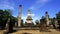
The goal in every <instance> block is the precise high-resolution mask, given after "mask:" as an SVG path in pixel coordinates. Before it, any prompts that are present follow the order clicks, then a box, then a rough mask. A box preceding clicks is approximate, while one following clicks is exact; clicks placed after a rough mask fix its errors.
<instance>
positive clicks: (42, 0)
mask: <svg viewBox="0 0 60 34" xmlns="http://www.w3.org/2000/svg"><path fill="white" fill-rule="evenodd" d="M50 1H51V0H36V2H35V3H34V4H33V5H32V6H30V9H31V10H37V9H39V8H40V7H42V6H44V5H45V4H46V3H48V2H50Z"/></svg>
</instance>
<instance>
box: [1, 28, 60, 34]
mask: <svg viewBox="0 0 60 34" xmlns="http://www.w3.org/2000/svg"><path fill="white" fill-rule="evenodd" d="M50 30H51V32H40V31H39V30H17V31H16V32H14V33H11V34H24V33H25V34H26V33H28V34H60V31H57V30H55V29H50ZM4 31H6V30H0V34H3V32H4Z"/></svg>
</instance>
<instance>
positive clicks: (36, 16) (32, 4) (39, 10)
mask: <svg viewBox="0 0 60 34" xmlns="http://www.w3.org/2000/svg"><path fill="white" fill-rule="evenodd" d="M19 5H22V19H24V21H25V20H26V17H27V12H28V9H30V10H31V16H32V19H33V21H35V20H40V19H41V17H42V16H45V12H46V11H47V12H48V14H49V17H50V18H53V17H56V13H58V12H59V11H60V0H0V9H3V10H5V9H10V10H12V15H13V16H15V17H17V16H18V10H19V9H18V8H19Z"/></svg>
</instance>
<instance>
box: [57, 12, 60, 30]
mask: <svg viewBox="0 0 60 34" xmlns="http://www.w3.org/2000/svg"><path fill="white" fill-rule="evenodd" d="M56 18H57V20H58V25H59V29H60V12H58V13H57V14H56Z"/></svg>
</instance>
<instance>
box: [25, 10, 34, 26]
mask: <svg viewBox="0 0 60 34" xmlns="http://www.w3.org/2000/svg"><path fill="white" fill-rule="evenodd" d="M32 20H33V19H32V17H31V12H30V10H28V16H27V18H26V22H25V26H33V22H32Z"/></svg>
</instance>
